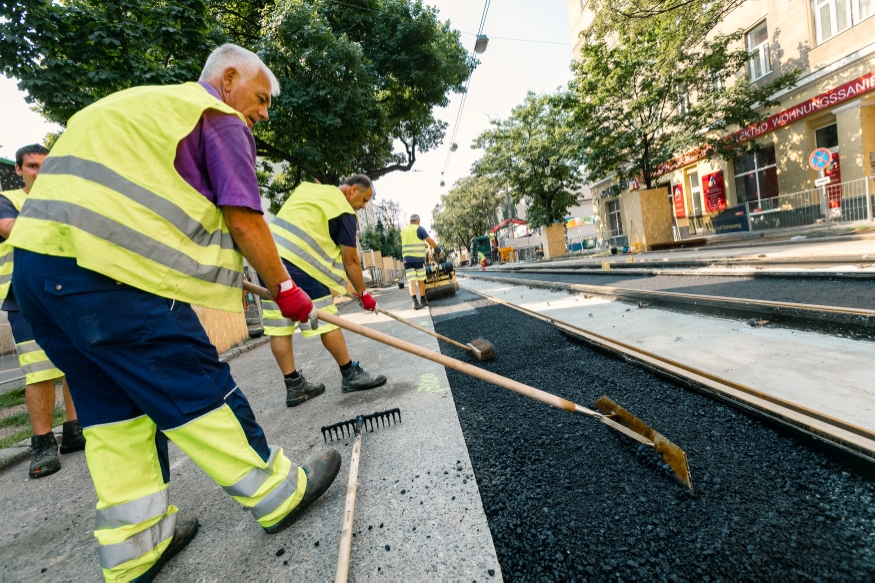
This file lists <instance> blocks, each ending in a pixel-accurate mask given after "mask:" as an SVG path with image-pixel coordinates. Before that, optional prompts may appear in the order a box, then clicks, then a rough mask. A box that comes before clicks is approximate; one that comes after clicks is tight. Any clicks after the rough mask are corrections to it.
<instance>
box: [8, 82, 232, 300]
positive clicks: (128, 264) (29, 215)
mask: <svg viewBox="0 0 875 583" xmlns="http://www.w3.org/2000/svg"><path fill="white" fill-rule="evenodd" d="M208 109H215V110H218V111H220V112H222V113H226V114H231V115H236V116H237V117H239V118H240V120H241V121H243V116H242V115H240V114H239V113H238V112H236V111H235V110H234V109H233V108H231V107H230V106H228V105H226V104H224V103H223V102H222V101H220V100H218V99H216V98H215V97H213V96H212V95H210V94H209V93H208V92H207V90H206V89H204V88H203V87H201V86H200V85H198V84H197V83H185V84H183V85H170V86H164V87H136V88H133V89H127V90H125V91H119V92H118V93H114V94H112V95H110V96H109V97H105V98H103V99H101V100H100V101H98V102H96V103H94V104H92V105H89V106H88V107H86V108H85V109H83V110H82V111H80V112H79V113H77V114H76V115H74V116H73V117H72V118H71V119H70V122H69V124H68V125H67V129H66V131H64V133H63V135H62V136H61V137H60V139H59V140H58V142H57V143H56V144H55V146H54V148H52V152H51V153H50V154H49V156H48V157H47V158H46V160H45V162H44V163H43V166H42V169H41V170H40V175H39V180H37V181H36V183H35V184H34V187H33V189H32V190H31V192H30V196H28V197H27V202H26V203H25V204H24V206H23V208H22V209H21V214H20V215H19V217H18V220H17V221H16V224H15V229H14V230H13V233H12V236H11V237H10V239H9V243H10V244H11V245H12V246H13V247H20V248H22V249H27V250H29V251H33V252H35V253H41V254H43V255H55V256H60V257H75V258H76V262H77V263H78V264H79V265H80V266H82V267H84V268H86V269H90V270H92V271H96V272H98V273H102V274H103V275H105V276H107V277H110V278H112V279H114V280H116V281H120V282H122V283H126V284H128V285H130V286H133V287H135V288H138V289H141V290H144V291H147V292H150V293H153V294H156V295H159V296H162V297H165V298H170V299H174V300H179V301H183V302H188V303H192V304H198V305H201V306H206V307H209V308H215V309H218V310H226V311H229V312H240V311H241V309H242V305H241V302H240V289H241V288H242V286H243V257H242V255H241V254H240V252H239V251H238V250H237V248H236V246H235V244H234V239H233V238H232V237H231V234H230V233H229V232H228V228H227V226H226V225H225V220H224V217H223V216H222V211H221V209H219V208H218V207H217V206H216V205H215V204H213V203H212V202H210V201H209V200H207V198H206V197H204V196H203V195H202V194H201V193H199V192H198V191H197V190H195V189H194V188H193V187H191V186H190V185H189V184H188V183H187V182H186V181H185V180H184V179H183V178H182V177H181V176H180V175H179V173H178V172H177V171H176V169H175V167H174V160H175V158H176V148H177V145H178V144H179V142H180V141H181V140H182V139H183V138H185V137H186V136H187V135H188V134H190V133H191V131H192V130H193V129H194V127H195V126H196V125H197V123H198V121H199V120H200V118H201V115H202V114H203V113H204V112H205V111H206V110H208Z"/></svg>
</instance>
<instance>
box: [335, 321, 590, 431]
mask: <svg viewBox="0 0 875 583" xmlns="http://www.w3.org/2000/svg"><path fill="white" fill-rule="evenodd" d="M318 312H319V319H320V320H322V321H323V322H328V323H329V324H334V325H335V326H337V327H338V328H343V329H344V330H349V331H350V332H355V333H356V334H359V335H361V336H364V337H365V338H370V339H371V340H376V341H377V342H382V343H383V344H387V345H389V346H391V347H393V348H397V349H398V350H403V351H404V352H409V353H410V354H413V355H415V356H419V357H421V358H424V359H426V360H430V361H432V362H436V363H438V364H441V365H443V366H446V367H448V368H451V369H453V370H457V371H459V372H461V373H464V374H466V375H469V376H472V377H476V378H478V379H480V380H482V381H486V382H487V383H492V384H494V385H498V386H499V387H504V388H505V389H509V390H511V391H514V392H515V393H519V394H521V395H525V396H526V397H530V398H532V399H535V400H537V401H541V402H542V403H546V404H547V405H550V406H552V407H556V408H557V409H562V410H564V411H570V412H572V413H582V414H584V415H589V416H590V417H596V418H601V417H602V415H601V414H600V413H596V412H595V411H592V410H590V409H586V408H585V407H581V406H580V405H575V404H574V403H572V402H571V401H567V400H565V399H563V398H562V397H557V396H556V395H551V394H550V393H545V392H544V391H542V390H540V389H536V388H534V387H530V386H528V385H524V384H522V383H519V382H517V381H515V380H512V379H509V378H506V377H503V376H501V375H497V374H495V373H494V372H489V371H488V370H483V369H482V368H478V367H476V366H472V365H470V364H467V363H465V362H462V361H461V360H456V359H455V358H450V357H449V356H444V355H443V354H440V353H438V352H434V351H431V350H428V349H427V348H423V347H421V346H417V345H416V344H411V343H410V342H405V341H404V340H400V339H398V338H395V337H394V336H389V335H388V334H383V333H382V332H377V331H376V330H371V329H370V328H365V327H364V326H360V325H358V324H356V323H354V322H350V321H349V320H344V319H343V318H340V317H338V316H335V315H334V314H328V313H326V312H323V311H322V310H319V311H318Z"/></svg>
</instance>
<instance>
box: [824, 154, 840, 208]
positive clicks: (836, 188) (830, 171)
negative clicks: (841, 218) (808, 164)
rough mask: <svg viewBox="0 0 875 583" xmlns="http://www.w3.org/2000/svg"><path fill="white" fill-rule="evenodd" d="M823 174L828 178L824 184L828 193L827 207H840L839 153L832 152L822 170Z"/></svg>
mask: <svg viewBox="0 0 875 583" xmlns="http://www.w3.org/2000/svg"><path fill="white" fill-rule="evenodd" d="M823 175H824V176H825V177H826V178H829V184H827V185H826V193H827V195H829V208H831V209H838V208H842V187H841V183H842V168H841V166H840V165H839V153H838V152H834V153H833V154H832V160H831V162H830V165H829V166H827V167H826V169H825V170H824V171H823Z"/></svg>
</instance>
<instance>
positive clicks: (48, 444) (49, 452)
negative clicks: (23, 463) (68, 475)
mask: <svg viewBox="0 0 875 583" xmlns="http://www.w3.org/2000/svg"><path fill="white" fill-rule="evenodd" d="M30 449H31V454H30V477H31V478H42V477H44V476H48V475H49V474H54V473H55V472H57V471H58V470H60V469H61V460H60V459H59V456H58V441H57V440H56V439H55V434H54V433H52V432H51V431H49V432H48V433H46V434H45V435H34V436H33V437H31V438H30Z"/></svg>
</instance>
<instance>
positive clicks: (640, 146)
mask: <svg viewBox="0 0 875 583" xmlns="http://www.w3.org/2000/svg"><path fill="white" fill-rule="evenodd" d="M653 24H654V26H653V27H652V28H650V29H647V30H642V31H637V30H636V31H625V32H621V33H620V34H619V36H618V38H617V39H616V41H614V40H612V41H610V42H608V41H605V40H602V41H594V42H590V43H587V44H586V45H584V47H583V49H582V51H581V58H580V59H579V61H577V62H575V64H574V65H573V67H574V73H575V77H574V81H572V83H571V85H570V92H569V93H567V94H565V95H564V96H563V97H562V99H563V100H564V101H565V102H566V105H567V107H568V110H569V111H570V112H572V113H573V116H574V117H573V119H574V126H575V131H576V132H577V133H578V140H579V143H580V144H581V147H582V149H583V154H584V156H583V160H584V163H585V166H586V169H587V177H588V179H589V181H591V182H595V181H598V180H601V179H604V178H609V177H614V178H615V179H617V180H618V181H622V180H632V179H636V180H641V181H643V183H644V185H645V186H646V187H647V188H652V187H653V186H654V185H655V183H656V181H657V180H658V179H659V177H660V176H661V175H662V174H664V173H665V172H666V171H667V170H670V169H672V168H673V167H674V166H675V165H676V164H677V162H676V157H677V156H679V155H682V154H685V153H688V152H697V153H698V155H699V156H700V157H703V158H714V157H719V158H723V159H732V158H735V157H737V156H739V155H740V154H743V153H747V152H750V151H752V150H754V149H756V148H757V144H756V143H755V142H748V143H739V142H738V141H734V140H728V139H725V136H726V134H727V132H729V131H730V130H731V129H732V128H736V127H746V126H748V125H750V124H752V123H757V122H760V121H762V120H763V118H764V112H765V111H766V110H767V109H768V108H769V107H773V106H776V105H778V102H777V101H775V100H774V99H772V98H771V96H772V95H774V94H775V93H776V92H777V91H779V90H781V89H785V88H787V87H791V86H792V85H793V84H794V83H795V80H796V78H797V77H798V71H793V72H790V73H786V74H784V75H781V76H779V77H778V78H776V79H775V80H773V81H772V82H770V83H767V84H761V85H760V84H755V83H750V80H749V78H748V77H747V76H746V75H738V72H739V71H742V70H744V69H745V66H746V65H747V63H748V62H749V60H750V58H751V56H752V55H751V53H749V52H748V51H746V50H744V49H741V48H733V47H735V46H739V40H740V38H741V32H738V33H735V34H731V35H726V36H720V35H718V36H716V37H715V38H714V40H712V41H704V42H702V43H699V44H698V45H697V46H695V47H689V46H683V45H682V43H681V42H680V40H682V39H683V38H684V37H683V33H682V32H678V30H677V29H676V28H674V27H673V26H672V25H671V22H666V21H663V20H655V21H653Z"/></svg>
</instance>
